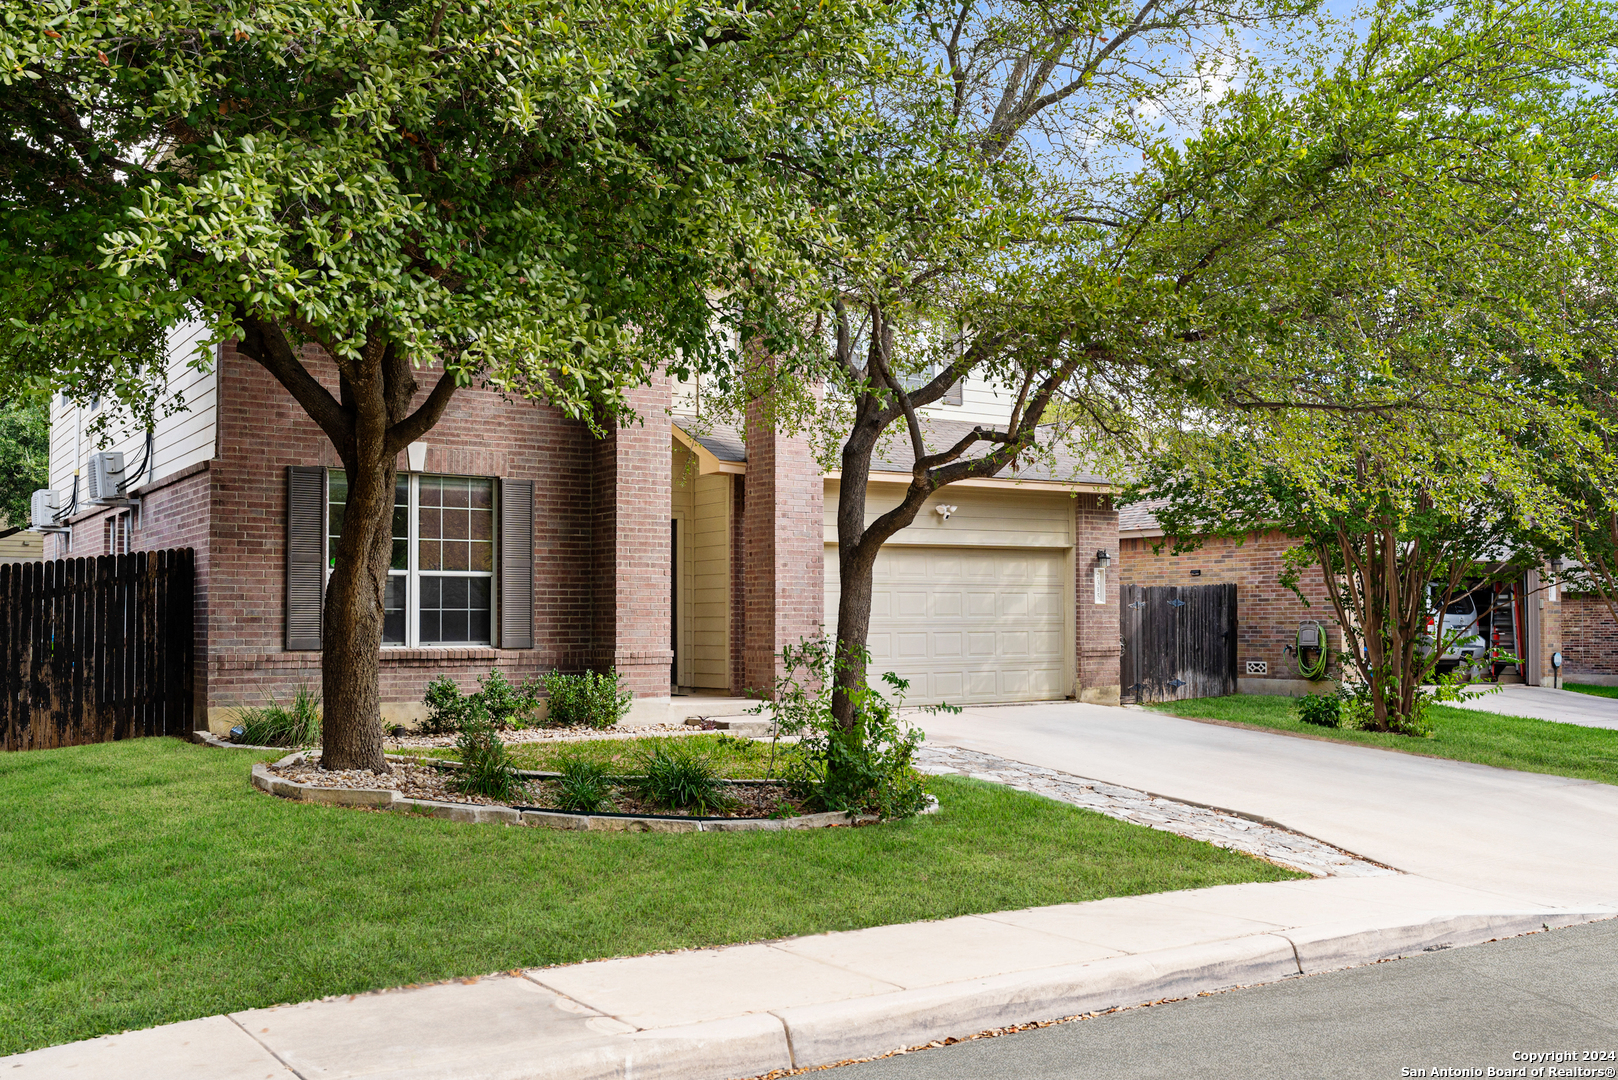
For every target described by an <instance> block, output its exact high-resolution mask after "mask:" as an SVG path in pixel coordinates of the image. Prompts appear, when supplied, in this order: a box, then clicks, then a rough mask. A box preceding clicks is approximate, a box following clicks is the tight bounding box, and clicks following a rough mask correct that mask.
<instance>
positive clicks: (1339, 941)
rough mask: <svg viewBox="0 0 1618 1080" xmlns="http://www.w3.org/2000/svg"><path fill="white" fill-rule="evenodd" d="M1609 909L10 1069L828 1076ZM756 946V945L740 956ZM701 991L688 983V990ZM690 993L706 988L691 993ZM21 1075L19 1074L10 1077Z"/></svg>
mask: <svg viewBox="0 0 1618 1080" xmlns="http://www.w3.org/2000/svg"><path fill="white" fill-rule="evenodd" d="M1615 915H1618V912H1615V911H1611V910H1607V911H1600V912H1577V911H1565V910H1564V911H1555V912H1544V911H1542V912H1532V911H1524V912H1516V913H1504V914H1488V913H1478V912H1453V911H1452V912H1432V913H1428V917H1426V918H1419V917H1418V918H1416V919H1415V921H1411V922H1406V923H1402V924H1382V925H1378V924H1375V923H1371V922H1344V921H1337V922H1327V923H1321V924H1318V925H1316V926H1306V927H1300V928H1295V929H1290V930H1276V931H1272V932H1268V933H1257V934H1251V935H1247V936H1244V937H1238V938H1228V939H1225V940H1222V941H1215V942H1209V943H1205V944H1200V945H1190V946H1182V947H1177V948H1168V949H1161V950H1157V951H1153V952H1143V953H1137V954H1132V955H1121V956H1113V957H1109V958H1107V959H1102V960H1096V961H1093V962H1089V963H1082V964H1070V965H1064V966H1058V967H1050V968H1042V969H1033V970H1025V971H1020V972H1015V973H1011V974H1006V975H999V976H993V977H989V978H980V979H973V980H967V981H962V982H957V983H949V984H944V985H938V986H928V987H919V988H913V989H906V990H898V991H893V992H888V993H880V994H875V995H869V994H867V995H865V996H858V997H853V998H848V999H845V1000H841V1001H827V1002H820V1003H815V1004H806V1005H801V1006H795V1007H786V1008H778V1009H774V1010H771V1011H759V1012H751V1013H741V1014H738V1015H731V1016H724V1017H717V1018H713V1019H708V1020H703V1021H699V1022H693V1023H688V1024H671V1025H670V1026H667V1027H649V1028H639V1029H637V1028H635V1027H634V1026H632V1025H631V1024H629V1023H626V1022H625V1021H624V1020H623V1019H621V1018H619V1017H617V1016H615V1015H613V1011H614V1010H613V1009H612V1008H611V1006H609V1005H607V1003H605V1002H598V1003H595V1004H590V1003H587V1002H586V1001H585V1000H581V999H580V998H578V997H570V996H568V995H566V994H562V993H561V992H560V991H558V990H556V989H554V988H553V987H551V986H549V985H547V984H548V981H549V980H547V978H546V975H547V973H548V972H550V971H553V970H560V969H545V970H534V971H529V972H525V973H523V974H520V975H519V974H517V973H515V972H513V973H510V974H506V975H495V976H488V977H484V978H481V979H466V980H451V981H450V982H447V983H439V984H434V985H431V986H424V987H417V988H409V989H403V990H392V991H383V992H380V993H374V994H359V995H353V996H347V997H334V998H327V999H324V1000H322V1001H313V1002H305V1003H303V1004H299V1005H283V1006H273V1007H270V1008H265V1009H253V1010H246V1011H243V1012H239V1013H233V1014H231V1015H230V1016H228V1017H224V1016H219V1017H209V1018H205V1019H201V1020H191V1021H184V1022H181V1023H177V1024H171V1025H166V1026H164V1027H160V1028H150V1029H147V1030H145V1031H138V1032H127V1033H125V1034H123V1035H114V1036H103V1037H101V1038H98V1039H92V1040H88V1041H86V1042H82V1043H70V1044H66V1045H63V1046H56V1047H50V1048H48V1049H44V1050H38V1051H33V1052H31V1053H28V1054H22V1055H18V1056H17V1057H14V1058H7V1059H4V1063H5V1064H6V1065H8V1066H10V1068H9V1069H8V1070H7V1072H6V1075H7V1076H15V1077H17V1078H18V1080H36V1078H46V1077H48V1078H51V1080H57V1078H60V1080H70V1078H78V1080H122V1078H123V1077H126V1076H133V1075H154V1076H156V1075H163V1076H174V1077H177V1078H179V1080H184V1078H187V1077H196V1078H197V1080H260V1078H261V1077H264V1076H271V1077H274V1078H288V1080H290V1078H291V1077H294V1076H311V1077H312V1076H320V1075H346V1076H357V1075H364V1076H368V1077H372V1078H373V1080H607V1078H609V1077H616V1078H623V1077H630V1076H633V1077H637V1078H642V1080H647V1078H661V1080H733V1078H736V1077H757V1076H761V1075H763V1074H766V1073H769V1072H772V1071H776V1070H786V1069H794V1068H797V1069H802V1068H811V1067H815V1066H820V1065H830V1064H834V1063H836V1062H840V1061H847V1060H849V1059H854V1058H868V1057H876V1056H880V1055H883V1054H887V1053H891V1052H893V1051H896V1050H901V1049H907V1048H914V1047H920V1046H924V1045H926V1044H928V1043H930V1042H933V1041H935V1040H939V1039H944V1038H950V1037H955V1038H965V1037H968V1036H971V1035H976V1034H978V1033H980V1032H984V1031H989V1030H992V1029H995V1028H1003V1027H1007V1026H1011V1025H1014V1024H1026V1023H1032V1022H1037V1021H1048V1020H1057V1019H1061V1018H1064V1017H1071V1016H1076V1015H1082V1014H1085V1013H1093V1012H1101V1011H1104V1010H1107V1009H1112V1008H1120V1007H1129V1006H1138V1005H1145V1004H1151V1003H1154V1002H1159V1001H1163V1000H1165V999H1176V998H1185V997H1191V996H1194V995H1197V994H1201V993H1208V992H1213V991H1219V990H1226V989H1231V988H1234V987H1237V986H1247V985H1253V984H1258V983H1266V982H1275V981H1278V980H1281V979H1286V978H1292V977H1298V976H1300V975H1303V974H1312V973H1314V972H1317V971H1327V970H1336V969H1340V968H1345V967H1352V966H1356V965H1359V964H1367V963H1372V962H1375V961H1377V960H1384V959H1388V958H1391V957H1394V956H1406V955H1411V954H1413V953H1420V952H1423V951H1430V950H1433V949H1440V948H1449V947H1453V946H1461V945H1468V944H1477V943H1481V942H1484V941H1489V940H1494V939H1497V938H1502V937H1512V936H1517V935H1519V934H1523V933H1530V932H1534V931H1538V930H1542V929H1547V928H1553V927H1561V926H1570V925H1574V924H1577V923H1584V922H1592V921H1597V920H1602V919H1610V918H1613V917H1614V916H1615ZM742 948H753V949H756V948H757V946H742ZM699 982H700V980H699ZM689 990H690V991H691V992H694V993H700V992H701V986H700V985H698V984H692V985H690V986H689ZM12 1070H15V1071H12Z"/></svg>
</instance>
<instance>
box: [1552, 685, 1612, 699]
mask: <svg viewBox="0 0 1618 1080" xmlns="http://www.w3.org/2000/svg"><path fill="white" fill-rule="evenodd" d="M1562 689H1563V690H1571V691H1573V692H1574V693H1575V694H1593V695H1594V696H1596V697H1611V698H1618V686H1597V685H1596V684H1595V683H1582V682H1565V683H1563V684H1562Z"/></svg>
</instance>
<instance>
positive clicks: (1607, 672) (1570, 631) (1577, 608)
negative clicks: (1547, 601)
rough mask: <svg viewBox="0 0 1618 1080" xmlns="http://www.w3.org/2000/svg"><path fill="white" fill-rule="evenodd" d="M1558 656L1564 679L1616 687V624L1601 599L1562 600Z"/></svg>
mask: <svg viewBox="0 0 1618 1080" xmlns="http://www.w3.org/2000/svg"><path fill="white" fill-rule="evenodd" d="M1562 657H1563V660H1562V678H1563V679H1564V680H1567V681H1570V682H1582V683H1594V684H1596V685H1598V686H1618V623H1615V622H1614V621H1613V618H1612V609H1611V608H1609V607H1608V606H1607V603H1606V601H1604V600H1602V599H1601V597H1599V596H1591V595H1585V594H1579V593H1573V594H1570V595H1568V596H1566V597H1564V598H1563V600H1562Z"/></svg>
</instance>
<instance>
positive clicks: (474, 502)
mask: <svg viewBox="0 0 1618 1080" xmlns="http://www.w3.org/2000/svg"><path fill="white" fill-rule="evenodd" d="M197 333H198V331H197V330H196V329H195V328H180V329H178V330H176V331H175V332H173V333H172V334H171V336H170V342H169V355H170V392H169V393H170V396H171V398H172V399H173V404H174V405H175V409H174V411H172V412H171V414H170V415H168V416H166V417H164V418H163V419H162V420H161V421H160V422H159V423H158V424H157V425H156V427H155V429H154V430H153V432H152V433H151V437H150V439H148V438H147V436H146V434H145V433H144V432H133V433H131V432H126V433H123V435H122V436H121V437H120V438H119V439H118V440H117V441H115V442H114V443H112V444H111V446H110V447H106V448H109V449H116V450H118V451H121V452H122V453H123V454H124V462H125V468H126V473H125V475H126V476H127V477H129V478H130V479H129V484H130V486H129V487H128V489H127V490H126V495H127V496H129V497H130V500H131V501H132V502H134V503H135V504H136V505H103V504H97V503H95V502H93V501H92V500H90V499H89V497H88V492H87V487H86V483H85V480H84V477H83V476H81V475H80V473H81V472H82V471H83V470H84V469H85V467H86V463H87V460H88V458H89V455H90V454H91V453H93V452H94V451H95V450H97V449H98V448H99V447H97V446H96V445H94V440H93V439H92V437H91V434H90V431H89V428H90V425H91V423H92V420H93V408H92V409H86V410H81V409H79V408H77V407H75V406H72V405H70V404H68V403H67V402H66V401H65V400H58V401H56V402H55V403H54V404H53V406H52V442H51V486H52V488H53V489H54V490H55V491H57V492H58V493H59V494H60V497H61V500H62V505H64V506H66V505H68V504H69V503H70V502H72V501H73V498H74V493H75V492H76V493H77V500H76V503H74V509H73V511H72V512H71V513H70V514H68V515H67V516H66V518H65V522H64V523H65V524H67V525H68V526H70V531H67V532H56V533H51V534H49V535H48V536H47V537H46V547H45V552H44V554H45V557H46V558H64V557H78V556H88V555H100V554H107V553H114V552H124V551H133V550H146V549H157V548H167V547H191V548H194V549H195V550H196V552H197V575H198V577H197V589H196V597H197V601H196V602H197V619H196V625H197V643H196V644H197V648H196V656H197V670H196V673H195V685H196V687H197V708H198V717H197V721H198V723H199V726H200V725H201V724H203V723H206V724H207V725H208V726H211V727H213V728H214V729H215V730H223V729H224V728H226V727H228V726H229V724H230V723H231V722H232V720H233V718H234V715H235V711H236V710H237V709H238V708H240V707H241V706H244V705H257V704H261V703H263V702H264V701H265V700H266V699H269V698H275V699H280V700H284V699H286V698H288V697H290V695H291V693H292V691H293V690H294V689H295V688H296V687H297V686H298V685H299V684H300V683H310V684H313V685H316V686H318V684H319V680H320V664H319V660H320V657H319V651H318V650H319V645H320V642H319V633H320V617H319V603H320V600H319V597H320V592H321V588H322V586H323V583H324V576H325V571H326V568H327V567H328V565H329V555H328V550H329V544H330V538H331V536H332V535H333V533H334V532H335V530H336V529H337V527H338V523H339V522H340V520H341V513H342V503H343V491H344V485H343V476H342V471H341V466H340V464H339V462H338V460H337V457H336V454H335V452H334V451H333V450H332V448H331V446H330V444H329V443H328V442H327V440H326V439H325V437H324V436H323V435H322V434H321V433H320V431H319V430H318V428H317V427H316V426H315V425H314V423H313V422H312V421H311V420H309V419H308V417H307V416H305V415H304V413H303V411H302V409H301V408H300V407H299V406H298V405H297V404H296V403H295V402H294V401H293V399H292V398H291V396H290V395H289V394H287V393H286V392H285V391H284V390H283V389H282V388H281V387H280V385H279V384H278V383H276V382H275V380H274V379H273V378H272V377H271V376H270V375H269V374H268V373H267V372H265V371H264V370H263V369H262V368H261V367H259V365H258V364H256V363H255V362H253V361H252V360H250V359H248V358H247V357H245V356H242V355H240V354H239V353H237V352H236V350H235V349H234V348H232V347H231V346H230V345H229V344H225V345H222V346H217V347H215V348H214V350H213V351H214V356H215V360H214V363H213V365H212V367H211V369H210V370H208V371H206V372H197V371H195V370H193V369H191V368H189V367H187V366H186V365H185V364H184V363H183V357H184V356H185V355H186V353H187V352H188V350H189V349H190V348H191V347H192V345H194V342H195V340H196V334H197ZM311 369H312V370H314V371H315V373H316V374H317V376H318V377H320V378H322V379H323V381H325V382H326V383H327V384H328V385H329V386H330V385H334V384H335V382H336V379H335V372H334V370H332V369H331V368H329V367H322V366H321V365H320V364H319V363H316V362H313V361H311ZM427 385H430V380H428V381H427ZM426 389H427V387H426V386H424V387H423V390H422V393H423V394H425V393H426ZM693 391H694V388H692V387H688V386H679V385H675V384H673V383H671V382H670V381H669V380H667V379H664V378H660V379H657V380H655V381H654V382H653V383H652V384H651V385H650V386H647V387H643V388H641V389H639V390H637V391H635V392H634V393H633V394H632V395H631V400H632V403H633V404H634V407H635V409H636V411H637V413H638V414H639V417H640V420H639V422H638V423H635V424H633V425H631V426H626V427H623V428H620V429H618V430H616V431H614V432H611V433H609V434H608V435H607V436H606V437H604V438H595V437H593V436H592V435H591V433H590V432H589V430H588V429H587V428H586V427H585V425H583V424H580V423H577V422H573V421H569V420H566V419H564V418H563V417H562V416H561V415H560V414H558V413H556V412H555V411H554V410H551V409H549V408H547V407H543V406H538V405H535V404H532V403H527V402H517V401H508V400H506V399H504V398H503V397H501V396H500V395H499V394H497V393H494V392H491V391H485V390H480V389H464V390H462V391H460V392H459V393H457V395H456V397H455V399H454V401H453V402H452V404H451V406H450V408H449V410H448V412H447V413H446V415H445V416H444V418H443V419H442V420H441V421H440V423H439V424H438V425H437V427H435V428H434V429H433V430H432V431H431V432H430V433H428V435H427V436H426V437H425V438H424V439H423V440H422V442H420V443H416V444H414V445H412V446H411V447H409V448H408V449H407V450H406V451H404V452H403V453H401V455H400V460H399V469H400V478H401V479H400V484H399V489H398V501H397V509H396V516H395V523H396V524H395V528H396V530H397V531H396V546H395V551H396V562H395V568H394V570H393V571H392V574H391V581H390V586H389V590H388V601H387V618H386V620H385V624H386V626H385V638H386V643H385V644H384V647H383V651H382V658H381V659H382V666H381V672H382V674H381V690H382V700H383V702H384V705H383V714H384V719H386V720H389V721H395V720H397V721H409V720H411V719H414V718H416V717H419V716H420V715H421V705H420V702H421V696H422V693H423V691H424V689H425V686H426V683H427V682H428V681H429V680H430V679H431V678H433V677H434V676H435V675H437V674H439V673H444V674H448V675H450V676H452V677H454V678H456V679H457V681H459V682H461V683H462V684H463V685H464V686H467V687H470V686H471V684H472V682H473V680H474V679H475V678H476V677H477V676H478V675H481V674H484V673H485V672H487V671H488V670H489V669H491V668H498V669H500V670H501V671H502V672H504V673H505V674H506V675H507V677H508V678H511V679H513V680H524V679H528V678H531V677H534V676H537V675H539V674H541V673H543V672H546V671H550V670H551V669H553V668H560V669H562V670H582V669H585V668H592V669H596V670H604V669H606V668H611V667H615V668H616V669H617V670H618V671H619V673H620V674H621V675H622V677H623V679H624V682H625V685H626V686H627V687H628V688H629V689H630V691H631V692H632V693H633V695H634V708H633V711H632V713H631V721H632V722H633V721H637V720H638V721H641V722H646V723H655V722H659V721H662V720H665V719H667V718H668V717H669V716H670V715H671V702H672V703H673V705H674V709H673V712H674V714H675V715H681V714H682V713H681V708H680V705H681V703H682V701H687V700H702V701H704V702H707V703H708V704H709V705H712V701H711V700H710V699H714V698H719V697H727V696H729V697H735V696H740V695H743V694H745V693H746V692H747V691H749V690H759V689H763V688H767V687H768V686H769V685H770V683H771V681H772V679H773V676H774V673H775V669H776V660H775V655H776V653H777V652H779V650H780V648H781V647H782V646H783V645H785V644H788V643H793V642H796V641H798V640H800V639H802V638H805V637H809V636H813V635H815V634H817V633H819V632H820V629H821V625H822V623H823V622H824V621H825V620H826V612H827V611H828V610H832V611H835V604H836V559H835V533H834V531H833V529H832V517H831V514H832V511H833V510H834V508H835V499H836V495H835V491H836V484H837V477H836V476H835V475H831V476H827V475H825V474H824V473H822V471H821V470H820V468H819V467H818V466H817V465H816V464H815V463H814V461H813V459H812V457H811V455H810V453H809V448H808V445H807V442H806V441H805V440H804V439H801V438H793V437H788V436H785V435H780V434H777V433H776V432H774V431H772V430H770V428H769V427H768V426H767V425H765V424H763V423H762V422H761V421H760V419H759V417H758V416H757V415H756V414H755V415H750V416H749V419H748V424H747V429H746V431H745V432H736V431H730V430H726V429H718V428H714V427H713V426H712V425H710V424H707V423H704V422H700V421H699V420H698V419H697V418H696V417H695V416H694V413H693V410H694V407H695V403H696V396H695V393H694V392H693ZM952 400H953V401H955V402H956V403H957V404H953V405H949V404H940V405H937V406H934V407H933V408H932V409H931V410H930V412H931V414H932V415H931V417H930V419H929V423H931V424H936V425H938V426H940V427H941V428H942V429H944V430H946V431H947V430H950V425H951V424H953V423H959V422H973V423H980V422H984V421H985V420H988V421H993V420H996V419H999V420H1004V418H1005V417H1006V415H1008V413H1009V409H1008V408H1006V407H1005V406H1004V405H1003V404H1002V403H1000V402H999V401H998V400H997V399H996V398H995V396H994V394H993V393H992V392H991V391H990V390H989V389H988V388H987V387H985V386H979V385H976V384H975V383H972V382H968V383H967V385H966V386H965V387H964V391H963V392H962V393H957V394H956V395H954V397H953V399H952ZM908 472H909V464H908V462H900V461H889V462H883V463H882V464H881V465H880V467H879V468H878V470H877V471H876V472H875V473H874V475H873V478H872V484H871V488H870V492H871V506H872V511H873V513H876V512H879V511H880V508H882V507H883V505H884V501H885V500H886V501H887V503H888V504H889V505H891V502H892V501H893V500H895V499H896V498H897V494H898V492H900V491H902V486H901V485H902V484H903V482H904V481H905V479H906V478H907V476H908ZM1111 491H1112V487H1111V485H1110V484H1109V483H1108V482H1107V481H1106V480H1105V479H1104V478H1101V477H1096V476H1087V475H1081V474H1079V473H1078V472H1077V471H1076V470H1074V469H1068V470H1067V471H1066V475H1060V476H1059V475H1056V474H1052V473H1045V472H1036V471H1032V470H1025V472H1024V473H1022V474H1018V475H1016V476H1012V477H1007V478H1004V479H996V480H991V481H975V482H970V483H968V484H966V485H956V486H952V487H950V488H948V489H946V491H945V492H943V493H941V495H940V496H938V497H935V499H934V500H931V501H930V503H929V507H928V509H927V510H924V511H923V515H922V519H921V520H918V521H917V522H916V524H915V525H913V526H912V527H911V528H910V529H907V530H905V531H904V532H903V533H902V534H901V535H900V536H898V537H895V538H894V540H893V541H891V542H890V546H889V548H888V550H887V551H885V552H884V554H883V556H882V562H881V563H880V565H879V567H878V580H877V583H876V584H877V591H876V604H875V608H874V611H873V630H872V636H871V646H872V651H873V654H874V656H875V659H876V662H877V664H878V665H879V666H878V670H887V669H890V668H891V669H893V670H896V671H898V672H899V673H900V674H903V675H906V676H907V677H909V678H911V679H912V681H913V691H912V697H911V700H912V701H913V702H917V703H921V702H927V701H937V700H948V701H951V702H987V701H1007V700H1041V699H1061V698H1065V697H1073V696H1077V697H1080V698H1083V699H1085V700H1093V701H1102V702H1113V703H1116V702H1117V700H1118V670H1117V636H1118V610H1117V583H1116V582H1113V583H1112V584H1111V586H1110V589H1109V590H1108V591H1107V592H1106V595H1105V598H1104V602H1102V603H1096V602H1095V601H1094V599H1093V598H1092V597H1091V595H1090V593H1089V591H1088V588H1086V589H1084V590H1081V589H1079V588H1078V587H1077V582H1078V581H1079V579H1080V578H1082V577H1084V576H1085V575H1087V574H1089V573H1090V567H1091V565H1092V564H1093V563H1094V562H1095V560H1096V552H1098V551H1102V550H1105V551H1109V552H1112V551H1115V550H1116V549H1115V547H1114V543H1115V540H1116V536H1117V515H1116V512H1114V511H1113V510H1112V509H1111V506H1110V492H1111ZM937 503H942V504H949V505H951V506H954V507H956V509H955V510H954V511H953V512H952V513H951V514H950V515H949V516H948V517H945V516H944V515H942V514H935V513H933V512H932V510H933V508H934V504H937ZM828 553H829V558H828ZM1086 586H1088V580H1087V579H1086ZM684 711H685V712H691V711H694V710H692V709H690V708H687V709H685V710H684ZM715 711H724V710H720V709H716V710H715Z"/></svg>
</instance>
